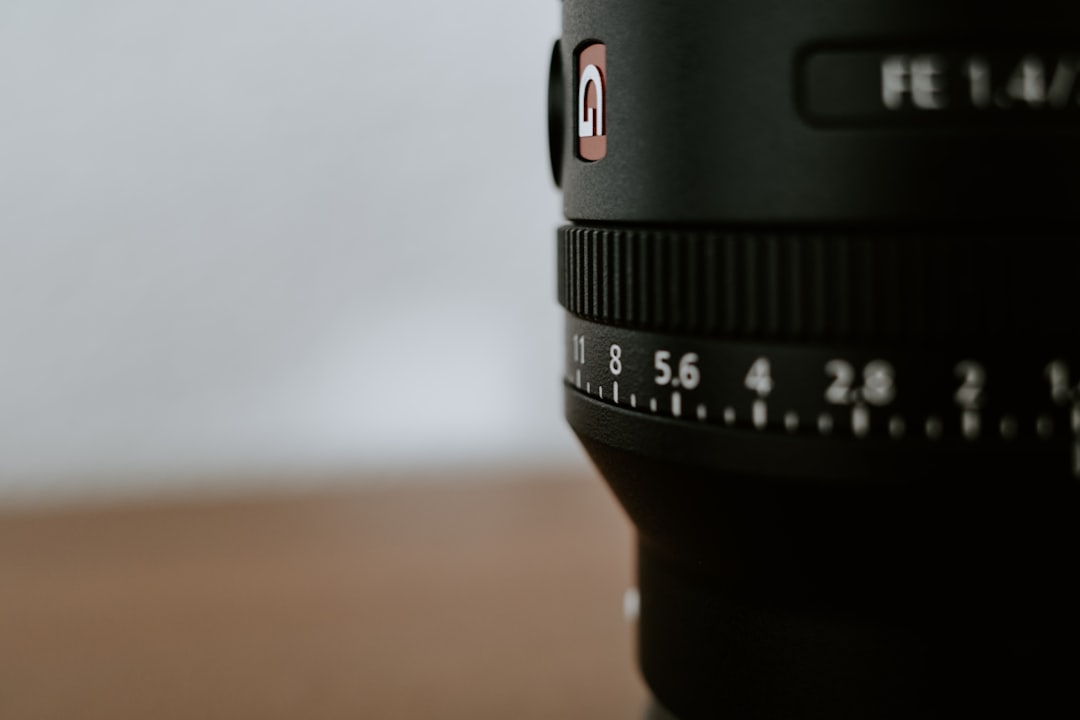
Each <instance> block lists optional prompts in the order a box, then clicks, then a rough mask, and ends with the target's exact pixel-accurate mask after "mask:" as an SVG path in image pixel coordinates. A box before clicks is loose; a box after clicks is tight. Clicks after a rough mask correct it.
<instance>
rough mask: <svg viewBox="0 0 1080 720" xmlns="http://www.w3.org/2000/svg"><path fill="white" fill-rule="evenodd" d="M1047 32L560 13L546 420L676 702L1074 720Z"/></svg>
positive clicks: (1074, 129)
mask: <svg viewBox="0 0 1080 720" xmlns="http://www.w3.org/2000/svg"><path fill="white" fill-rule="evenodd" d="M1070 28H1080V5H1076V6H1066V5H1063V4H1060V3H1054V2H1045V1H1043V2H1026V3H1023V4H1019V3H1003V4H997V5H984V6H972V5H971V4H970V3H961V2H958V1H956V0H948V1H938V2H934V3H929V2H911V1H910V0H906V1H904V0H879V2H875V3H866V2H862V1H860V0H819V1H818V2H814V3H798V2H794V1H793V0H787V1H784V2H782V1H780V0H729V1H726V2H723V3H717V2H710V1H707V0H678V1H672V2H645V1H642V0H601V1H592V2H586V1H585V0H564V2H563V35H562V38H561V39H560V41H559V43H558V44H557V45H556V49H555V52H554V54H553V56H552V67H551V88H550V91H549V105H550V109H549V122H550V125H551V132H550V141H551V154H552V166H553V170H554V173H555V177H556V182H557V183H559V184H560V186H561V187H562V188H563V190H564V194H565V195H564V197H565V213H566V216H567V218H568V219H569V220H570V224H569V225H567V226H566V227H563V228H561V229H560V230H559V232H558V240H557V243H558V263H559V265H558V272H559V288H558V291H559V300H560V303H561V304H562V305H563V307H564V308H565V309H566V312H567V315H566V335H565V345H566V359H565V362H566V375H565V390H564V392H565V399H566V415H567V419H568V420H569V422H570V424H571V426H572V427H573V429H574V431H575V432H576V433H577V435H578V437H579V438H580V439H581V442H582V444H583V445H584V447H585V448H586V450H587V452H588V453H589V455H590V457H591V458H592V459H593V461H594V462H595V464H596V465H597V467H598V468H599V469H600V471H601V472H602V474H603V475H604V477H605V479H606V481H607V482H608V483H609V485H610V486H611V487H612V489H613V490H614V492H615V494H616V496H617V497H618V498H619V501H620V502H621V503H622V505H623V507H624V508H625V509H626V511H627V513H628V514H629V516H630V518H631V520H632V521H633V522H634V524H635V526H636V528H637V531H638V558H639V560H638V575H639V586H640V588H639V589H640V593H641V614H640V620H639V653H640V662H641V667H642V670H643V673H644V675H645V678H646V680H647V682H648V683H649V686H650V688H651V689H652V691H653V693H654V694H655V695H656V697H657V698H658V700H659V702H660V703H661V704H662V705H663V706H664V707H666V708H667V709H668V710H669V711H670V712H671V713H672V714H673V715H674V716H675V717H678V718H681V719H683V720H689V719H691V718H703V717H740V718H741V717H754V718H802V717H829V718H849V717H850V718H910V717H919V718H926V717H955V716H971V715H974V714H976V713H983V712H986V713H990V712H993V713H996V714H1000V713H1002V712H1016V713H1020V712H1023V713H1024V714H1025V715H1031V714H1033V713H1038V712H1040V711H1049V710H1050V709H1053V711H1054V712H1055V713H1056V714H1061V713H1062V712H1063V711H1064V712H1066V713H1069V714H1075V713H1076V712H1078V711H1080V700H1078V699H1077V695H1076V693H1075V692H1073V690H1074V688H1075V687H1076V685H1077V683H1078V681H1077V679H1076V678H1077V677H1080V676H1078V675H1077V673H1078V672H1080V659H1078V653H1077V651H1076V648H1077V647H1078V646H1080V623H1078V621H1077V612H1078V610H1077V608H1080V591H1078V590H1077V589H1076V588H1075V587H1074V586H1075V585H1076V583H1075V582H1073V580H1072V577H1071V576H1072V574H1073V568H1074V567H1075V565H1076V559H1077V553H1078V550H1080V524H1078V522H1077V511H1078V510H1080V322H1078V320H1077V316H1078V312H1080V311H1078V310H1077V307H1076V297H1077V288H1078V286H1080V242H1078V237H1077V231H1076V227H1075V226H1076V223H1077V222H1078V221H1080V173H1078V172H1076V170H1075V168H1077V167H1080V31H1073V32H1072V33H1071V34H1070V33H1069V29H1070Z"/></svg>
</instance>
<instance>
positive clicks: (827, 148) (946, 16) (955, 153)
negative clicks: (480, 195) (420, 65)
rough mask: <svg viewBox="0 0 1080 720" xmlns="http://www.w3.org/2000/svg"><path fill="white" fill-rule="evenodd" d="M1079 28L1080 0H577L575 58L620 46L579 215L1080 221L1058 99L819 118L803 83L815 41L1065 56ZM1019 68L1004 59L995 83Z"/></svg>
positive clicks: (1077, 139)
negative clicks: (890, 117) (1053, 103)
mask: <svg viewBox="0 0 1080 720" xmlns="http://www.w3.org/2000/svg"><path fill="white" fill-rule="evenodd" d="M1076 28H1080V4H1078V3H1062V2H1060V1H1059V0H1028V1H1027V2H1024V3H1022V4H1020V3H1015V2H1005V3H996V4H992V3H982V4H979V5H978V6H973V5H972V4H971V3H970V2H968V0H935V1H934V2H927V1H922V2H912V0H875V1H874V2H867V1H866V0H815V2H799V1H798V0H725V1H724V2H717V1H716V0H678V1H675V2H655V1H644V0H643V1H630V0H567V1H566V2H564V3H563V35H562V46H561V47H562V53H563V62H562V67H563V72H564V73H570V72H571V68H573V67H574V53H575V52H576V50H577V49H578V48H579V47H580V45H581V44H582V43H584V42H586V41H592V40H599V41H602V42H604V43H605V44H606V46H607V73H608V96H607V97H608V102H607V107H608V122H607V127H608V154H607V157H606V158H605V159H604V160H603V161H601V162H595V163H584V162H580V161H577V160H575V159H574V157H573V153H572V149H571V147H570V146H571V145H572V144H573V143H564V147H563V153H564V155H563V175H562V187H563V189H564V190H565V191H566V194H565V211H566V216H567V217H568V218H570V219H571V220H575V221H596V220H601V221H610V222H620V223H637V222H657V223H686V222H692V223H699V224H711V223H764V224H784V225H791V224H799V223H821V222H824V223H847V222H860V223H878V224H899V225H901V226H909V225H910V224H912V223H917V222H920V221H943V222H955V221H957V220H960V219H963V220H968V221H976V222H978V221H989V222H994V221H999V220H1013V221H1021V222H1029V223H1042V222H1050V221H1053V220H1059V221H1066V222H1069V221H1073V220H1075V219H1076V218H1077V217H1078V215H1080V207H1078V205H1077V202H1076V198H1077V197H1078V196H1080V174H1077V173H1076V172H1075V168H1076V167H1078V166H1080V133H1078V132H1076V131H1075V127H1076V125H1075V124H1066V125H1065V126H1064V127H1059V128H1056V129H1055V128H1047V126H1046V124H1045V122H1044V121H1043V120H1041V118H1042V117H1044V116H1047V115H1050V114H1053V113H1054V112H1055V110H1053V109H1051V108H1049V107H1042V108H1040V109H1038V110H1031V111H1027V110H1026V109H1023V108H1021V109H1020V110H1024V111H1023V112H1019V113H1018V112H1010V111H999V110H998V109H997V108H994V109H992V110H989V111H987V112H988V116H990V117H1000V118H1002V119H1003V120H1008V121H1009V122H1006V123H1004V124H1003V126H1002V127H996V124H994V123H992V124H991V126H989V127H987V126H986V125H985V124H983V123H977V124H974V125H972V126H966V125H963V124H960V125H957V124H955V123H947V124H945V125H942V126H938V124H936V123H930V124H929V125H928V126H913V127H905V126H900V127H896V126H884V127H881V126H880V123H879V124H875V125H874V126H867V127H858V126H856V127H821V126H819V125H817V124H814V123H812V122H808V121H807V119H806V118H805V117H804V116H803V114H802V113H801V111H800V107H799V97H800V87H801V85H802V83H803V77H804V72H803V71H802V70H801V69H800V68H801V62H802V58H804V57H805V56H806V53H808V52H809V51H811V50H813V49H819V48H848V47H858V48H860V49H863V50H870V51H874V52H879V53H882V54H904V53H907V54H914V53H925V52H946V51H954V50H958V49H967V50H969V51H970V54H972V55H978V54H982V53H985V52H988V51H990V50H997V49H1000V48H1005V49H1008V50H1009V51H1011V53H1012V55H1013V57H1014V63H1015V62H1018V61H1019V60H1020V59H1021V58H1022V57H1024V56H1025V54H1028V53H1032V52H1039V51H1047V52H1049V53H1051V54H1053V55H1054V57H1053V58H1051V57H1050V56H1049V55H1048V56H1047V58H1046V61H1047V62H1048V63H1051V64H1050V65H1049V71H1053V69H1054V65H1053V63H1054V62H1056V58H1057V57H1059V56H1060V55H1061V54H1062V53H1067V52H1072V53H1076V52H1078V51H1080V32H1078V31H1077V30H1076ZM1012 70H1013V68H1012V67H1008V68H1007V69H1003V70H1002V71H1001V72H999V73H998V76H999V80H1000V82H995V89H997V88H998V87H1000V86H1002V85H1004V84H1005V83H1006V81H1007V80H1008V78H1009V76H1010V74H1011V71H1012ZM1049 71H1048V72H1049ZM570 80H571V78H570V77H569V75H565V79H564V82H563V84H562V87H563V91H564V93H566V95H565V97H566V102H565V107H566V109H567V111H566V113H565V115H564V121H565V122H566V129H567V131H566V137H574V130H575V128H574V127H573V125H572V120H573V107H574V103H573V101H572V98H571V96H570V93H571V92H572V88H573V87H574V86H575V84H574V83H573V82H571V81H570ZM870 90H871V91H873V90H874V87H873V85H871V86H870ZM836 91H837V92H840V93H844V92H847V93H855V92H862V91H861V90H860V89H859V88H858V87H854V86H852V87H849V86H846V85H844V86H841V87H840V88H837V89H836ZM952 92H953V94H956V95H962V94H963V93H964V88H959V87H953V88H952ZM869 99H870V100H874V99H875V98H874V97H873V96H870V97H869ZM1072 99H1074V98H1072ZM1072 99H1071V100H1072ZM1070 104H1071V102H1070ZM1013 110H1017V109H1016V108H1015V107H1014V108H1013ZM926 113H931V114H932V111H926V112H925V113H923V116H925V115H926ZM943 117H945V116H943ZM948 117H951V115H948ZM1017 118H1019V120H1016V121H1015V122H1014V121H1013V120H1015V119H1017ZM1025 120H1031V121H1032V122H1025Z"/></svg>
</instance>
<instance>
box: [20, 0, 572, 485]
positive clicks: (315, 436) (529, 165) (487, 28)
mask: <svg viewBox="0 0 1080 720" xmlns="http://www.w3.org/2000/svg"><path fill="white" fill-rule="evenodd" d="M560 7H561V6H560V3H559V2H557V1H556V0H530V2H513V3H511V2H505V0H456V1H455V2H436V1H434V0H428V1H426V2H422V3H417V2H411V3H410V2H396V3H391V2H363V1H360V2H357V1H356V0H187V1H185V2H182V3H177V2H150V1H148V0H98V1H97V2H93V3H83V2H74V1H73V0H66V1H65V0H54V1H52V2H50V1H49V0H4V1H3V2H2V3H0V502H5V501H13V500H17V499H20V498H21V499H26V498H37V497H45V496H49V497H57V496H59V497H71V496H74V495H79V494H82V495H85V494H87V493H90V494H93V493H99V492H106V493H107V492H141V493H145V492H148V491H153V490H154V489H155V488H165V487H173V488H174V489H175V487H176V486H178V485H179V486H181V487H187V486H192V485H197V484H198V483H200V482H203V483H207V484H210V483H215V484H216V483H219V482H221V481H222V480H221V479H222V478H235V479H236V480H234V482H241V480H239V478H243V477H252V478H271V477H292V478H301V477H309V478H311V477H320V476H324V475H329V474H334V473H349V472H354V471H356V472H358V473H359V474H361V475H362V474H363V472H362V471H365V470H385V469H386V468H433V467H434V468H437V467H441V466H444V465H446V464H448V463H457V464H466V465H476V464H481V465H482V464H492V463H500V464H514V463H526V462H536V461H539V460H544V461H551V462H555V463H558V462H579V461H580V456H581V453H580V451H579V450H578V448H577V447H576V445H575V444H574V442H573V439H572V436H571V434H570V433H569V431H568V430H567V429H566V428H565V427H564V423H563V421H562V418H561V390H560V380H559V378H560V373H559V367H558V366H559V363H560V360H561V357H562V349H561V347H560V337H561V335H560V327H561V316H560V313H559V311H558V308H557V305H556V301H555V284H554V262H555V249H554V239H553V238H554V228H555V227H556V226H557V225H558V223H559V222H560V220H561V217H562V216H561V212H560V198H559V195H558V193H557V192H556V190H555V188H554V187H553V185H552V182H551V178H550V171H549V169H548V160H547V147H546V108H545V102H546V81H547V63H548V59H549V55H550V49H551V44H552V42H553V41H554V39H555V37H556V36H557V35H558V31H559V12H560ZM266 481H267V482H269V480H266Z"/></svg>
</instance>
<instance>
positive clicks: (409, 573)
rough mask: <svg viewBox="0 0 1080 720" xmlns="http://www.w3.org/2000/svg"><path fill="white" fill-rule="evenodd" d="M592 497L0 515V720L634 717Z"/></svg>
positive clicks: (615, 549)
mask: <svg viewBox="0 0 1080 720" xmlns="http://www.w3.org/2000/svg"><path fill="white" fill-rule="evenodd" d="M631 563H632V552H631V531H630V527H629V525H628V523H627V522H626V520H625V519H624V517H623V515H622V513H621V511H620V510H619V509H618V507H617V505H616V503H615V501H614V500H613V499H612V498H611V496H610V495H609V494H608V492H607V491H606V489H605V488H604V487H603V484H602V483H601V481H600V480H599V479H598V478H597V477H595V476H593V475H591V474H588V473H585V472H584V471H579V472H578V473H577V476H576V477H559V478H557V479H556V478H552V477H543V476H540V475H536V474H533V476H531V477H522V478H515V479H514V480H513V481H504V482H485V481H483V479H481V480H475V479H474V480H472V481H470V482H468V483H465V484H459V483H455V482H454V479H453V478H450V479H447V482H445V483H439V484H436V483H428V484H422V485H415V484H414V485H409V484H404V483H392V484H388V485H385V486H380V487H375V488H369V489H353V490H340V489H339V490H333V491H324V492H322V493H321V494H316V495H305V496H293V497H282V496H279V497H275V498H265V499H258V500H229V501H218V502H213V503H209V502H207V503H192V502H188V503H184V504H178V503H174V504H171V505H161V506H147V505H143V506H128V507H117V508H105V509H101V508H99V509H93V510H89V509H87V510H78V511H76V510H69V511H55V510H54V511H50V512H40V511H39V512H36V513H32V514H31V513H25V512H24V513H22V514H11V513H8V514H2V513H0V718H3V719H4V720H12V719H15V718H20V719H21V718H65V719H68V718H80V719H85V720H94V719H97V718H111V719H122V718H140V719H144V718H145V719H149V718H154V719H155V720H163V719H167V718H231V719H235V718H372V719H378V718H473V719H475V718H545V719H548V720H553V719H554V718H590V719H595V718H616V719H629V718H635V719H636V718H639V717H641V710H642V702H643V697H644V692H643V690H642V685H641V681H640V680H639V678H638V674H637V671H636V669H635V667H634V660H633V648H632V645H633V642H632V639H633V634H632V629H631V628H630V627H629V626H627V625H626V624H625V623H624V621H623V619H622V616H621V599H622V593H623V590H624V589H625V588H626V586H627V585H628V583H629V582H630V580H631Z"/></svg>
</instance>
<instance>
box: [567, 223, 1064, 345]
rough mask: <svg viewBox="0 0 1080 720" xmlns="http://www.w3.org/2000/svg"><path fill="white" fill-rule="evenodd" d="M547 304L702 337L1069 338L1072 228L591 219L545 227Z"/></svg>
mask: <svg viewBox="0 0 1080 720" xmlns="http://www.w3.org/2000/svg"><path fill="white" fill-rule="evenodd" d="M558 263H559V265H558V283H559V287H558V290H559V302H560V303H561V304H562V305H563V307H565V308H566V309H567V310H569V311H570V312H571V313H574V314H575V315H578V316H580V317H583V318H587V319H589V320H594V321H596V322H601V323H609V324H615V325H621V326H626V327H634V328H641V329H652V330H664V331H674V332H686V333H692V334H696V335H707V336H715V337H731V338H747V339H751V338H753V339H770V340H771V339H776V340H807V341H813V340H845V341H855V342H860V341H881V340H895V341H907V342H911V341H920V340H927V341H940V340H944V339H956V338H984V339H987V338H992V339H996V340H1001V339H1003V338H1015V339H1016V340H1018V341H1022V340H1024V339H1028V338H1035V337H1038V338H1043V339H1046V338H1050V337H1058V338H1060V337H1076V336H1077V334H1078V333H1080V322H1078V320H1077V318H1078V317H1080V313H1078V312H1077V311H1076V309H1075V307H1074V300H1075V295H1076V274H1077V268H1080V239H1078V238H1074V237H1063V236H1047V235H1031V236H1025V235H1023V234H1021V233H1011V234H992V233H989V232H984V233H970V234H969V233H952V234H948V233H935V234H929V233H885V232H882V233H870V232H864V233H830V232H820V233H817V232H792V231H789V230H783V231H779V230H778V231H775V232H774V231H747V230H734V229H730V230H723V229H718V230H698V229H651V228H620V227H597V226H585V225H569V226H565V227H562V228H560V229H559V232H558Z"/></svg>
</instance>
